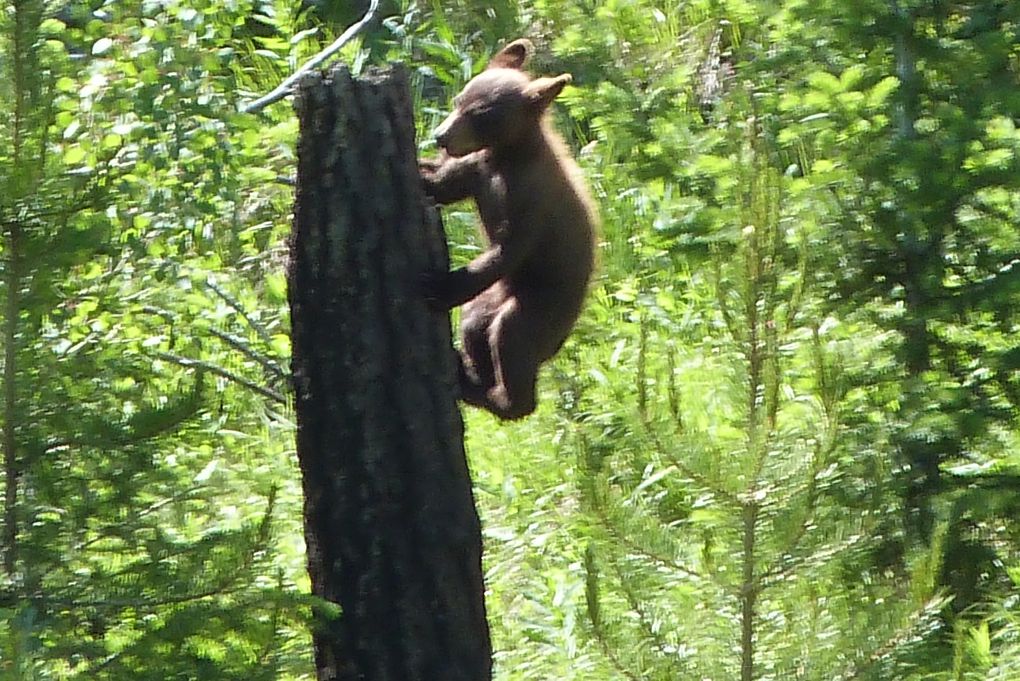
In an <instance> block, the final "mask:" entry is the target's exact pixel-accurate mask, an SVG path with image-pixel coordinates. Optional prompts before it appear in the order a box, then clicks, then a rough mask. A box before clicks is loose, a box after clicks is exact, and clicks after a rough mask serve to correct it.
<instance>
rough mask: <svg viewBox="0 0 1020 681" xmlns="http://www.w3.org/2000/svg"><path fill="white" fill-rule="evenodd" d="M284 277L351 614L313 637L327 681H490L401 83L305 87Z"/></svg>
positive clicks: (314, 571) (432, 242) (338, 77)
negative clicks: (427, 287)
mask: <svg viewBox="0 0 1020 681" xmlns="http://www.w3.org/2000/svg"><path fill="white" fill-rule="evenodd" d="M296 108H297V111H298V116H299V118H300V124H301V132H300V138H299V141H298V174H297V185H296V193H297V196H296V203H295V216H294V231H293V236H292V243H291V263H290V267H289V273H288V274H289V296H290V305H291V324H292V333H293V372H294V381H295V388H296V398H297V403H296V409H297V419H298V435H297V454H298V459H299V462H300V466H301V472H302V477H303V484H304V493H305V509H304V513H305V538H306V541H307V546H308V569H309V573H310V575H311V581H312V590H313V593H315V594H316V595H318V596H320V597H322V598H324V599H326V600H328V601H332V602H334V603H337V604H339V605H340V609H341V613H340V614H339V616H337V617H333V618H330V617H326V616H325V615H323V616H322V617H320V618H319V620H318V623H317V626H316V629H315V631H314V633H313V636H314V643H315V663H316V668H317V673H318V678H319V679H320V680H325V679H338V680H342V681H347V680H350V681H353V680H354V679H361V680H369V681H391V680H392V681H404V680H410V679H420V680H422V681H434V680H436V679H448V680H451V681H456V680H464V681H485V680H487V679H490V678H491V651H490V643H489V632H488V625H487V622H486V618H485V606H484V600H483V584H482V571H481V532H480V524H479V520H478V515H477V512H476V510H475V506H474V499H473V496H472V492H471V483H470V478H469V474H468V469H467V464H466V461H465V458H464V445H463V423H462V421H461V417H460V412H459V411H458V408H457V404H456V399H455V397H456V364H455V362H456V358H455V355H454V353H453V350H452V345H451V340H450V323H449V319H448V317H447V315H446V314H445V313H442V312H436V311H433V310H430V309H429V308H428V307H427V306H426V304H425V301H424V299H423V297H422V295H421V292H420V287H419V281H420V278H421V275H422V273H424V272H427V271H432V270H444V271H445V269H446V268H447V266H448V263H447V260H446V258H447V256H446V242H445V238H444V235H443V233H442V227H441V225H440V223H439V218H438V215H437V213H436V212H435V210H434V209H433V208H432V207H431V205H430V204H429V202H428V201H427V199H426V198H425V196H424V194H423V192H422V188H421V182H420V179H419V175H418V166H417V159H416V146H415V141H414V122H413V115H412V108H411V101H410V95H409V88H408V84H407V77H406V74H405V72H404V71H403V70H402V69H396V70H392V71H386V72H377V73H373V74H370V75H369V76H368V77H366V78H352V77H351V75H350V74H349V72H348V71H347V70H346V69H345V68H343V67H341V68H339V69H336V70H334V71H333V72H332V73H331V74H330V75H328V76H323V75H322V74H312V75H310V76H307V77H306V78H305V79H304V80H303V81H302V82H301V85H300V87H299V90H298V93H297V102H296Z"/></svg>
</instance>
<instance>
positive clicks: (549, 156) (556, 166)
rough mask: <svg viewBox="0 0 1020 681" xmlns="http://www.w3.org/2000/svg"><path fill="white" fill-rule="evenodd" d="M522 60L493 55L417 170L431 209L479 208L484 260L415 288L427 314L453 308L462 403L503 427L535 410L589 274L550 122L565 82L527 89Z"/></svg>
mask: <svg viewBox="0 0 1020 681" xmlns="http://www.w3.org/2000/svg"><path fill="white" fill-rule="evenodd" d="M532 50H533V48H532V45H531V43H530V42H529V41H527V40H523V39H522V40H515V41H514V42H512V43H510V44H509V45H507V46H506V47H505V48H503V50H502V51H500V52H499V53H498V54H496V55H495V56H494V57H493V58H492V60H491V61H490V62H489V64H488V66H487V68H486V70H485V71H483V72H482V73H480V74H479V75H478V76H476V77H475V78H473V79H472V80H471V81H470V82H469V83H468V84H467V86H466V87H465V88H464V90H463V91H462V92H461V93H460V94H459V95H457V97H455V98H454V100H453V101H454V106H455V109H454V111H453V113H451V114H450V115H449V117H448V118H447V119H446V120H445V121H444V122H443V123H442V124H441V125H440V126H439V127H438V128H437V129H436V131H435V138H436V142H437V143H438V145H439V146H440V147H441V148H442V150H443V153H442V155H441V156H440V157H439V158H438V159H428V160H422V161H421V162H420V170H421V175H422V180H423V182H424V185H425V191H426V193H427V194H428V195H429V196H431V197H432V198H433V199H434V200H435V201H436V203H438V204H447V203H451V202H454V201H459V200H461V199H466V198H469V197H470V198H472V199H474V201H475V204H476V205H477V207H478V213H479V216H480V218H481V222H482V229H483V231H484V234H485V236H486V238H487V240H488V243H489V246H488V248H487V249H486V250H485V251H484V252H483V253H482V254H481V255H479V256H478V257H477V258H475V259H474V260H472V261H471V262H470V263H469V264H468V265H467V266H466V267H463V268H460V269H457V270H454V271H452V272H444V273H441V274H438V275H427V276H426V277H425V282H424V285H425V293H426V297H427V298H428V299H429V300H430V301H431V302H432V303H433V304H435V305H439V306H442V307H444V308H446V309H449V308H452V307H456V306H458V305H463V310H462V311H461V329H460V331H461V338H462V344H461V352H460V369H459V380H460V389H461V399H463V400H464V401H465V402H467V403H468V404H472V405H476V406H480V407H483V408H485V409H488V410H489V411H490V412H492V413H493V414H495V415H496V416H498V417H500V418H502V419H518V418H522V417H524V416H527V415H528V414H530V413H531V412H533V411H534V410H535V402H536V398H535V381H536V378H537V376H538V367H539V366H540V365H541V364H542V362H545V361H546V360H548V359H550V358H551V357H552V356H553V355H555V354H556V352H557V351H558V350H559V349H560V347H561V346H562V345H563V342H564V340H565V339H566V337H567V335H568V334H569V333H570V330H571V328H572V327H573V326H574V323H575V322H576V321H577V317H578V315H579V314H580V313H581V307H582V304H583V302H584V298H585V293H586V291H587V288H588V281H589V279H590V278H591V275H592V270H593V268H594V262H595V233H596V228H597V223H598V216H597V214H596V211H595V206H594V203H593V202H592V200H591V197H590V196H589V194H588V191H587V189H586V188H585V185H584V182H583V180H582V178H581V171H580V169H579V168H578V167H577V164H576V163H575V162H574V160H573V159H572V158H571V156H570V153H569V151H568V150H567V147H566V145H565V144H564V142H563V140H562V139H561V138H560V136H559V135H558V134H557V133H556V132H555V131H554V130H553V128H552V124H551V122H550V121H549V116H548V108H549V105H550V104H551V103H552V101H553V99H555V97H556V96H557V95H558V94H559V93H560V91H561V90H562V89H563V87H564V86H565V85H566V84H567V83H569V82H570V75H569V74H564V75H560V76H557V77H555V78H535V79H532V78H531V77H530V76H528V75H527V74H526V73H525V72H524V71H523V70H522V69H523V67H524V65H525V63H526V62H527V60H528V58H529V57H530V55H531V52H532Z"/></svg>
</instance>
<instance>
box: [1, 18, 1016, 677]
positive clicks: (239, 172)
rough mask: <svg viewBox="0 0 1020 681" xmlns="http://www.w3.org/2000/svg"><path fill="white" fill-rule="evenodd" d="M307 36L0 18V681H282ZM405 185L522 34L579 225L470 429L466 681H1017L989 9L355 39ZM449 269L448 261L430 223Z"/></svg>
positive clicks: (1004, 152)
mask: <svg viewBox="0 0 1020 681" xmlns="http://www.w3.org/2000/svg"><path fill="white" fill-rule="evenodd" d="M367 5H368V2H366V1H360V2H358V1H354V2H344V1H341V0H228V1H226V2H212V1H204V0H142V1H138V0H127V1H123V0H105V1H104V0H46V1H43V0H13V1H12V2H9V3H7V4H6V5H4V8H3V11H2V12H0V71H2V78H0V230H2V234H0V255H2V268H3V272H2V279H0V310H2V315H0V316H2V319H3V324H2V327H0V345H2V347H3V352H4V355H3V373H2V376H0V383H2V390H0V422H2V431H0V447H2V450H3V488H4V490H5V497H4V505H3V517H2V527H3V535H2V544H0V548H2V566H0V567H2V577H0V679H15V680H22V679H25V680H27V679H33V680H34V679H78V678H83V679H84V678H88V679H111V680H112V679H132V680H134V679H210V680H217V681H219V680H222V679H246V680H251V679H309V678H311V676H312V665H311V660H310V654H311V650H310V639H309V636H308V633H307V628H306V625H307V620H308V615H309V601H308V599H307V597H306V596H305V594H306V592H307V589H308V584H307V577H306V575H305V573H304V558H303V541H302V530H301V503H302V502H301V498H300V481H299V478H298V472H297V469H296V466H295V463H294V457H293V444H292V443H293V436H294V424H293V411H292V408H291V406H290V404H289V403H288V399H289V394H288V389H287V375H288V361H289V341H288V327H287V305H286V290H285V283H284V276H283V267H284V264H285V260H286V236H287V233H288V231H289V225H290V213H289V211H290V205H291V200H292V188H291V186H290V185H289V182H290V180H289V178H290V177H292V175H293V173H294V161H295V159H294V142H295V138H296V134H297V130H296V121H295V118H294V116H293V114H292V112H291V109H290V105H289V104H288V103H286V102H283V103H278V104H275V105H273V106H272V107H270V108H269V109H266V110H264V111H262V112H260V113H258V114H255V115H249V114H241V113H238V111H239V108H240V107H241V106H243V105H244V104H246V103H248V102H250V101H251V100H253V99H254V98H255V97H257V96H258V95H260V94H263V93H265V92H267V91H269V90H270V89H272V88H273V87H274V86H275V85H276V84H277V83H278V82H279V81H280V80H281V79H282V78H283V77H285V76H286V75H288V74H290V73H291V72H292V71H293V70H294V69H295V68H296V67H297V66H298V65H299V64H300V63H301V62H302V61H303V60H304V59H306V58H308V57H309V56H311V55H312V54H314V53H316V52H317V51H318V50H319V49H321V48H322V47H323V46H324V45H326V44H328V43H329V42H331V41H332V40H333V39H334V38H335V37H336V36H337V35H339V34H340V32H342V31H343V29H344V28H345V27H346V26H347V25H349V24H350V23H352V22H353V21H356V20H357V19H358V18H359V17H360V16H361V15H362V14H363V13H364V11H365V9H366V8H367ZM380 18H381V20H380V21H377V22H376V23H375V24H373V26H372V27H371V29H370V30H368V31H366V32H365V33H363V34H362V35H361V36H360V37H359V38H358V39H357V40H355V41H354V42H352V43H351V44H350V45H348V46H347V47H346V48H345V49H344V51H343V53H342V56H341V58H342V59H343V60H344V61H345V62H347V63H349V64H351V65H352V67H353V68H354V69H355V70H362V69H364V68H367V67H369V66H371V65H378V64H384V63H387V62H394V61H400V62H404V63H406V64H407V65H408V66H409V68H410V69H412V71H413V74H414V76H413V82H414V88H415V93H414V94H415V98H416V105H417V112H418V114H419V132H420V139H421V146H422V152H423V153H424V154H428V153H431V152H432V151H433V150H434V147H433V145H432V144H431V143H430V141H429V139H428V131H429V130H430V129H431V128H432V127H433V126H434V125H435V124H436V122H437V121H438V120H439V118H440V116H441V115H442V113H443V112H444V111H446V110H448V108H449V106H450V100H451V98H452V96H453V95H454V94H455V93H456V92H457V90H458V89H459V88H460V87H461V86H462V85H463V83H464V82H466V80H467V79H469V78H470V77H471V76H472V75H473V74H474V73H476V72H477V71H478V70H480V69H481V68H482V67H483V66H484V64H485V62H486V60H487V58H488V56H489V55H490V54H492V53H493V52H494V51H495V50H496V49H498V47H499V46H500V45H501V44H502V43H503V42H505V41H507V40H510V39H513V38H516V37H520V36H527V37H529V38H531V40H532V41H533V42H535V43H536V45H537V47H538V54H537V56H536V59H535V61H534V63H533V65H532V66H533V69H534V70H535V71H536V72H538V73H543V74H552V73H559V72H570V73H572V74H573V76H574V81H573V86H571V87H569V88H568V89H567V90H566V91H565V93H564V95H563V96H561V98H560V105H559V106H558V108H557V111H556V119H557V125H558V127H559V128H560V130H562V131H563V132H564V134H565V135H566V136H567V138H568V140H569V142H570V144H571V146H572V147H573V148H574V149H575V151H576V152H577V153H578V155H579V158H580V162H581V164H582V166H583V168H584V170H585V173H586V176H587V177H588V179H589V180H590V183H591V185H592V187H593V189H594V192H595V194H596V197H597V200H598V202H599V205H600V209H601V212H602V215H603V218H604V225H603V233H602V242H601V247H600V256H599V257H600V270H599V275H598V278H597V280H596V282H595V283H594V285H593V287H592V293H591V301H590V304H589V306H588V309H587V311H586V312H585V315H584V317H583V318H582V321H581V323H580V327H579V329H578V331H577V332H576V333H575V334H574V335H573V336H572V338H571V339H570V340H569V341H568V344H567V346H566V348H565V349H564V351H563V352H562V353H561V355H560V356H559V357H558V358H557V360H556V361H554V362H553V363H552V364H551V365H549V366H548V367H547V368H546V369H544V370H543V373H542V375H541V378H540V383H541V393H542V394H541V402H542V406H541V409H540V411H539V413H538V414H537V415H536V416H534V417H532V418H530V419H528V420H526V421H524V422H520V423H514V424H501V423H498V422H497V421H496V420H494V419H493V418H491V417H490V416H488V415H486V414H483V413H479V412H476V411H472V410H467V412H466V414H467V419H468V448H469V456H470V463H471V466H472V470H473V472H474V476H475V479H476V494H477V498H478V502H479V505H480V511H481V513H482V517H483V523H484V528H485V542H486V570H487V582H488V588H489V593H488V605H489V612H490V618H491V622H492V625H493V635H494V643H495V646H496V650H497V656H496V678H497V679H499V680H501V681H511V680H514V681H516V680H523V679H535V680H546V679H552V678H557V679H566V680H570V679H577V680H581V679H584V680H586V681H589V680H598V679H652V680H656V679H699V680H700V679H713V680H718V681H729V680H731V679H743V680H744V681H751V679H757V680H766V679H781V680H786V679H812V680H815V679H817V680H826V681H828V680H832V679H875V680H885V679H912V680H921V679H925V680H950V679H952V680H964V679H966V680H972V679H989V680H991V679H996V680H1001V681H1006V680H1008V679H1017V678H1020V595H1018V594H1020V591H1018V584H1020V524H1018V523H1017V521H1016V519H1017V518H1018V517H1020V420H1018V416H1020V409H1018V405H1020V130H1018V126H1020V3H1017V2H1011V1H1010V0H978V1H976V2H951V1H948V0H859V1H858V2H854V3H844V2H840V1H838V0H814V1H810V2H809V1H808V0H761V1H752V0H686V1H683V2H681V1H679V0H675V1H674V0H666V1H659V2H652V1H646V0H610V1H606V2H593V1H589V0H528V1H525V2H510V1H509V0H496V1H495V2H477V1H475V0H453V1H450V2H442V3H440V2H438V1H433V2H426V1H422V2H407V1H403V0H390V1H386V2H383V3H382V5H381V8H380ZM447 225H448V229H449V232H450V235H451V246H452V249H453V257H454V259H455V260H458V261H461V262H463V261H466V260H467V259H470V257H471V256H472V254H473V253H475V252H477V250H478V248H480V243H479V240H478V237H477V236H476V235H475V233H474V230H475V217H474V215H473V212H472V207H471V206H470V205H467V204H465V205H463V206H460V207H458V208H456V209H454V210H451V211H447Z"/></svg>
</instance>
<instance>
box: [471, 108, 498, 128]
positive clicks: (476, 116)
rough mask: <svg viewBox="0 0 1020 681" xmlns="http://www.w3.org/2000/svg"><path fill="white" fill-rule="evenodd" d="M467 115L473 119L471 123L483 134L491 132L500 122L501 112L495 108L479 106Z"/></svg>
mask: <svg viewBox="0 0 1020 681" xmlns="http://www.w3.org/2000/svg"><path fill="white" fill-rule="evenodd" d="M466 113H467V115H468V116H469V117H470V118H471V123H472V124H473V125H474V126H475V128H476V129H478V130H479V131H481V132H486V131H491V130H492V129H493V128H494V127H495V126H496V124H497V123H498V122H499V110H498V109H497V107H494V106H488V105H485V104H478V105H475V106H472V107H471V108H470V109H468V111H467V112H466Z"/></svg>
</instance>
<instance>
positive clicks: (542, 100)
mask: <svg viewBox="0 0 1020 681" xmlns="http://www.w3.org/2000/svg"><path fill="white" fill-rule="evenodd" d="M571 80H572V78H571V77H570V74H569V73H564V74H563V75H561V76H556V77H555V78H536V79H535V80H533V81H531V82H530V83H528V86H527V87H526V88H524V96H525V97H527V98H528V101H529V102H531V103H532V105H534V106H535V107H537V108H539V109H545V108H546V107H548V106H549V105H550V104H552V101H553V100H554V99H556V95H558V94H560V92H562V91H563V88H564V87H565V86H566V84H567V83H569V82H570V81H571Z"/></svg>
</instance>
